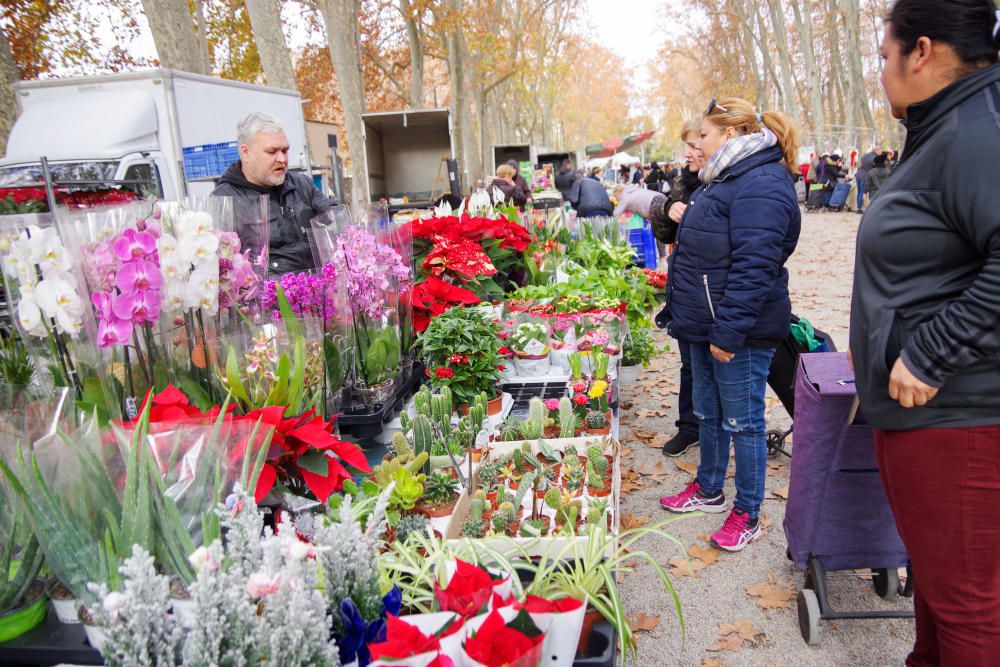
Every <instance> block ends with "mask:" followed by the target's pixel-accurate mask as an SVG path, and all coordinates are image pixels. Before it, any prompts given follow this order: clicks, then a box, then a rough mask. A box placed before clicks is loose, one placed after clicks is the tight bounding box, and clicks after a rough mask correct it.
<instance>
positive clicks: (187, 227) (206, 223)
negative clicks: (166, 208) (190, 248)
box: [174, 211, 215, 239]
mask: <svg viewBox="0 0 1000 667" xmlns="http://www.w3.org/2000/svg"><path fill="white" fill-rule="evenodd" d="M214 228H215V224H214V223H213V221H212V216H211V215H210V214H208V213H205V212H204V211H182V212H180V213H178V214H177V218H176V221H175V222H174V233H176V234H177V238H179V239H183V238H184V237H187V236H197V235H199V234H208V233H210V232H211V231H212V230H213V229H214Z"/></svg>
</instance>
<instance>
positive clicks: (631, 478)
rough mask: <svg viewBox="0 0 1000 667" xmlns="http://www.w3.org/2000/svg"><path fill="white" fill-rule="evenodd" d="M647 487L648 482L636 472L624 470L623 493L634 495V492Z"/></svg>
mask: <svg viewBox="0 0 1000 667" xmlns="http://www.w3.org/2000/svg"><path fill="white" fill-rule="evenodd" d="M645 486H646V480H645V478H643V477H642V476H640V475H639V473H637V472H636V471H635V470H631V469H628V470H623V471H622V486H621V490H622V493H623V494H625V493H632V492H633V491H639V490H641V489H643V488H644V487H645Z"/></svg>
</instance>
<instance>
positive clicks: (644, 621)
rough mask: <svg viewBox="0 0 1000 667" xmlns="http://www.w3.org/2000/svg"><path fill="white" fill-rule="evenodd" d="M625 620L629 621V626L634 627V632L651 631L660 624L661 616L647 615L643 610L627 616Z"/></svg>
mask: <svg viewBox="0 0 1000 667" xmlns="http://www.w3.org/2000/svg"><path fill="white" fill-rule="evenodd" d="M625 620H627V621H628V624H629V627H631V628H632V632H649V631H650V630H652V629H653V628H655V627H656V626H658V625H659V624H660V617H659V616H647V615H646V614H644V613H642V612H641V611H640V612H636V613H635V614H632V615H631V616H627V617H626V618H625Z"/></svg>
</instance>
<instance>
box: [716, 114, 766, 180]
mask: <svg viewBox="0 0 1000 667" xmlns="http://www.w3.org/2000/svg"><path fill="white" fill-rule="evenodd" d="M776 143H778V137H776V136H775V135H774V132H772V131H771V130H769V129H767V128H766V127H762V129H761V131H760V132H754V133H753V134H743V135H740V136H738V137H733V138H732V139H730V140H729V141H727V142H726V143H724V144H722V148H720V149H719V150H718V151H717V152H716V153H715V155H713V156H712V157H711V159H710V160H709V161H708V163H707V164H706V165H705V166H704V167H702V168H701V171H700V172H698V178H700V179H701V182H702V183H704V184H705V185H708V184H709V183H711V182H712V181H714V180H715V179H717V178H718V177H719V174H721V173H722V172H724V171H725V170H726V169H728V168H729V167H731V166H733V165H734V164H736V163H737V162H739V161H740V160H745V159H746V158H748V157H750V156H751V155H753V154H754V153H759V152H761V151H763V150H766V149H768V148H770V147H771V146H773V145H775V144H776Z"/></svg>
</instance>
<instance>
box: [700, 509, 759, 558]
mask: <svg viewBox="0 0 1000 667" xmlns="http://www.w3.org/2000/svg"><path fill="white" fill-rule="evenodd" d="M763 535H764V533H763V532H761V530H760V521H759V520H757V519H750V515H749V514H747V513H746V512H744V511H743V510H738V509H734V510H733V511H732V512H730V513H729V516H727V517H726V522H725V523H724V524H722V528H720V529H719V531H718V532H717V533H715V535H712V544H714V545H715V546H717V547H718V548H720V549H725V550H726V551H743V547H745V546H746V545H748V544H750V543H751V542H753V541H754V540H757V539H759V538H760V537H762V536H763Z"/></svg>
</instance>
